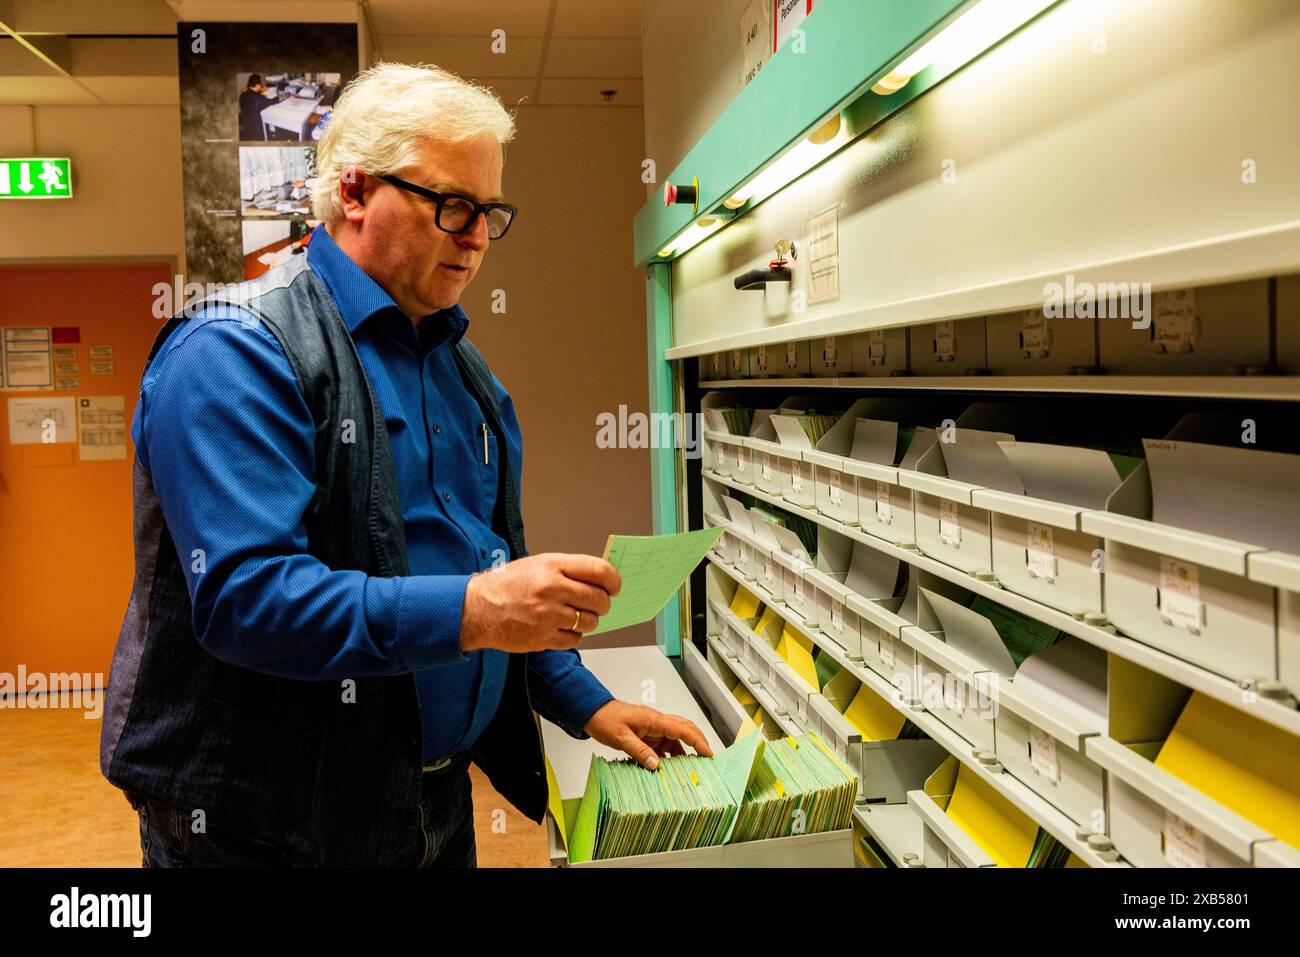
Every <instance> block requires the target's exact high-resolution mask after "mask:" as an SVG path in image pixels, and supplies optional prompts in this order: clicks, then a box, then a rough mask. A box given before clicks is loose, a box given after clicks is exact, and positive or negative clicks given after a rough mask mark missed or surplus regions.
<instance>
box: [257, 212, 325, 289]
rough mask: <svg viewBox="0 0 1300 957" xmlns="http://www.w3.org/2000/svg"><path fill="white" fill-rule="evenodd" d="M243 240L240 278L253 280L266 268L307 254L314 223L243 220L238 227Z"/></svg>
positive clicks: (308, 221)
mask: <svg viewBox="0 0 1300 957" xmlns="http://www.w3.org/2000/svg"><path fill="white" fill-rule="evenodd" d="M241 226H242V229H243V234H244V235H243V239H244V278H245V279H256V278H257V277H258V276H260V275H262V274H263V273H264V272H266V271H267V270H268V269H271V268H272V267H274V266H278V265H280V264H281V263H284V262H288V261H289V260H290V259H292V258H293V257H294V256H299V255H304V254H306V252H307V241H308V238H309V237H310V236H311V231H312V229H313V228H314V227H315V226H316V221H315V220H305V219H261V220H259V219H246V220H244V221H243V223H242V224H241Z"/></svg>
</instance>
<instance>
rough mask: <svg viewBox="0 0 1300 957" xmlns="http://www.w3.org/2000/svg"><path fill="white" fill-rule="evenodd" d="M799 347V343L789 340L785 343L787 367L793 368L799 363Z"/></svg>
mask: <svg viewBox="0 0 1300 957" xmlns="http://www.w3.org/2000/svg"><path fill="white" fill-rule="evenodd" d="M797 349H798V344H797V343H794V342H787V343H786V344H785V364H786V367H787V368H790V369H793V368H794V367H795V366H796V365H798V364H799V360H798V355H799V353H798V351H797Z"/></svg>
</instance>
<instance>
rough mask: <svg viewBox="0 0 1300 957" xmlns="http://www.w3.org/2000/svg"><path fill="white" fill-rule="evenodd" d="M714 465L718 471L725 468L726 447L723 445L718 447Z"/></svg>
mask: <svg viewBox="0 0 1300 957" xmlns="http://www.w3.org/2000/svg"><path fill="white" fill-rule="evenodd" d="M715 464H716V466H717V468H720V469H721V468H726V467H727V447H726V446H725V445H719V446H718V459H717V462H716V463H715Z"/></svg>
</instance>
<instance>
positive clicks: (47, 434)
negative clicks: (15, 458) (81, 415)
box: [9, 396, 77, 445]
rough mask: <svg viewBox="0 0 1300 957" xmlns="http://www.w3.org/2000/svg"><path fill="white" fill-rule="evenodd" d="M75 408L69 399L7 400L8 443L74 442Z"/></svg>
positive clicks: (75, 434) (69, 397)
mask: <svg viewBox="0 0 1300 957" xmlns="http://www.w3.org/2000/svg"><path fill="white" fill-rule="evenodd" d="M75 408H76V405H75V400H74V399H73V398H72V396H67V397H66V398H48V399H45V398H40V399H10V400H9V444H11V445H53V444H57V443H59V442H75V441H77V422H76V411H75Z"/></svg>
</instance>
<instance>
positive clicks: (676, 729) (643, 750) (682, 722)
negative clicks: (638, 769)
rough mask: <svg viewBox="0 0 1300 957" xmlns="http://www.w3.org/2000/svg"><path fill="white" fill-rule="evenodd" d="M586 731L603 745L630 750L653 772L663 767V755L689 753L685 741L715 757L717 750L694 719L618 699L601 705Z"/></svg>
mask: <svg viewBox="0 0 1300 957" xmlns="http://www.w3.org/2000/svg"><path fill="white" fill-rule="evenodd" d="M582 730H584V731H586V732H587V733H588V734H589V735H591V736H592V737H593V738H595V739H596V740H597V741H599V742H600V743H601V744H604V745H607V746H609V747H611V748H618V749H619V750H620V751H625V752H627V753H628V754H629V755H631V756H632V758H633V759H634V760H635V761H636V762H637V763H638V764H640V765H641V766H642V767H643V768H647V769H649V770H651V771H653V770H654V769H655V768H657V767H659V755H661V754H663V755H669V754H685V753H686V752H685V751H684V750H683V748H682V745H683V744H689V745H690V746H691V747H692V748H694V749H695V751H696V753H697V754H701V755H703V756H704V757H706V758H711V757H713V749H712V748H710V747H709V742H708V740H707V739H706V738H705V737H704V735H703V733H702V732H701V731H700V729H699V728H697V727H696V726H695V724H694V722H692V721H688V720H687V719H686V718H682V717H679V716H678V715H675V714H664V713H663V712H662V711H656V710H655V709H654V708H647V707H645V706H644V705H637V704H628V703H627V702H626V701H619V700H618V699H617V698H615V699H614V700H612V701H607V702H605V703H604V704H603V705H601V706H600V707H599V708H598V709H597V710H596V713H595V714H593V715H592V716H591V719H590V720H589V721H588V722H587V724H586V726H585V727H583V729H582Z"/></svg>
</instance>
